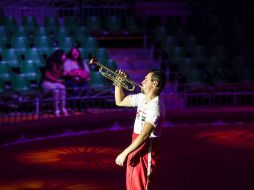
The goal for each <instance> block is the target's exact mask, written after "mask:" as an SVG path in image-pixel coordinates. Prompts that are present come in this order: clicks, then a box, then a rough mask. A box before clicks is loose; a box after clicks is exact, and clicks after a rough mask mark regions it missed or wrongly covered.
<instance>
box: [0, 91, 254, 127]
mask: <svg viewBox="0 0 254 190" xmlns="http://www.w3.org/2000/svg"><path fill="white" fill-rule="evenodd" d="M231 89H232V88H231ZM89 90H90V92H88V93H87V94H85V95H83V96H82V95H81V96H68V97H67V99H66V102H67V108H68V110H69V112H70V115H76V114H82V113H84V112H86V111H88V110H92V109H94V108H96V109H100V110H101V111H103V110H111V109H112V110H114V109H119V108H117V107H116V106H115V103H114V94H113V87H109V88H105V90H100V91H94V90H93V89H89ZM161 96H162V99H163V100H164V102H165V105H166V109H167V110H170V111H172V110H184V109H194V108H212V107H234V108H236V107H243V106H254V91H251V90H250V91H239V92H237V88H235V89H233V90H231V91H226V90H224V91H216V89H215V88H211V87H210V88H209V90H208V89H203V91H199V92H198V91H196V92H195V91H187V90H186V91H182V92H177V91H174V90H172V89H166V91H165V92H164V93H162V95H161ZM53 101H54V100H53V98H52V96H51V95H49V94H45V93H42V92H38V93H37V94H35V95H34V96H32V97H25V96H11V97H8V98H7V97H6V96H3V95H2V96H1V98H0V125H3V124H6V123H13V122H19V121H27V120H36V119H45V118H54V117H55V116H54V106H53V105H54V104H53V103H54V102H53Z"/></svg>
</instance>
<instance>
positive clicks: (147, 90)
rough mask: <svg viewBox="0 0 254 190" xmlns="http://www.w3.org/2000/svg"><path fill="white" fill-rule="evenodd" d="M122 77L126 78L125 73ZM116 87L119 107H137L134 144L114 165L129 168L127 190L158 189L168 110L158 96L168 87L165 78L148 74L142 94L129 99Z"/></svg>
mask: <svg viewBox="0 0 254 190" xmlns="http://www.w3.org/2000/svg"><path fill="white" fill-rule="evenodd" d="M119 74H121V75H123V76H126V75H125V73H123V72H122V71H119ZM116 80H117V79H116ZM119 80H121V79H119ZM114 84H115V103H116V105H117V106H125V107H137V113H136V119H135V123H134V130H133V134H132V142H131V144H130V145H129V146H128V147H127V148H125V149H124V150H123V151H122V152H121V153H120V154H119V155H118V156H117V158H116V160H115V162H116V164H117V165H119V166H124V165H125V164H126V189H127V190H147V189H149V190H151V189H156V187H155V184H156V183H155V174H156V168H157V165H158V159H159V154H160V153H159V144H160V136H161V128H162V127H161V123H162V121H163V117H165V107H164V104H163V103H162V102H163V101H162V100H161V98H160V96H159V95H160V93H161V91H162V90H163V89H164V87H165V84H166V75H165V74H164V73H163V72H162V71H160V70H157V69H155V70H151V71H149V72H148V74H147V75H146V77H145V79H144V80H143V81H142V86H141V93H138V94H131V95H128V96H125V93H124V91H123V90H122V87H121V86H117V85H118V84H119V83H118V82H115V83H114Z"/></svg>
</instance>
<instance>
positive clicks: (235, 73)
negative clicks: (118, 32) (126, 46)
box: [151, 16, 254, 86]
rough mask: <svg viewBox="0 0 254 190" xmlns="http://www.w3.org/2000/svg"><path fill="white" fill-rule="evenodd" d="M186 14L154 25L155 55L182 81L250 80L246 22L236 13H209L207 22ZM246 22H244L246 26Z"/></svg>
mask: <svg viewBox="0 0 254 190" xmlns="http://www.w3.org/2000/svg"><path fill="white" fill-rule="evenodd" d="M199 20H200V18H199V19H198V18H196V19H193V17H189V18H188V19H187V21H186V23H184V24H183V23H182V22H181V20H179V19H174V20H170V19H169V20H168V22H166V23H163V24H159V25H156V26H155V27H154V30H153V33H152V34H151V35H152V36H153V42H154V44H155V49H157V54H156V57H158V55H159V56H161V58H162V61H163V63H164V64H163V67H164V68H169V70H170V72H171V74H172V75H171V77H174V78H175V80H179V81H180V82H181V83H182V84H194V85H213V86H214V85H224V84H227V83H252V82H253V81H254V77H253V71H254V70H253V68H254V67H253V63H252V61H253V59H252V53H251V51H252V49H251V46H252V42H251V38H249V34H248V23H244V22H243V20H241V19H240V18H239V17H235V18H224V19H223V18H219V17H216V16H211V17H209V19H208V20H207V22H206V23H200V22H198V21H199ZM246 25H247V26H246Z"/></svg>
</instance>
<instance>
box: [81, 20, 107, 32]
mask: <svg viewBox="0 0 254 190" xmlns="http://www.w3.org/2000/svg"><path fill="white" fill-rule="evenodd" d="M85 26H87V27H88V28H89V31H90V32H98V33H101V32H103V31H104V28H103V25H102V21H101V17H100V16H87V17H86V19H85Z"/></svg>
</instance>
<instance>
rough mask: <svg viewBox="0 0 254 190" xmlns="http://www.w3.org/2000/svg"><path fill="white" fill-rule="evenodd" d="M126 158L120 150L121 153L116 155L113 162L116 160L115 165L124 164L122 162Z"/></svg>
mask: <svg viewBox="0 0 254 190" xmlns="http://www.w3.org/2000/svg"><path fill="white" fill-rule="evenodd" d="M126 158H127V155H126V154H125V153H124V152H122V153H121V154H119V155H118V156H117V157H116V160H115V162H116V164H117V165H119V166H123V165H124V162H125V160H126Z"/></svg>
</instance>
